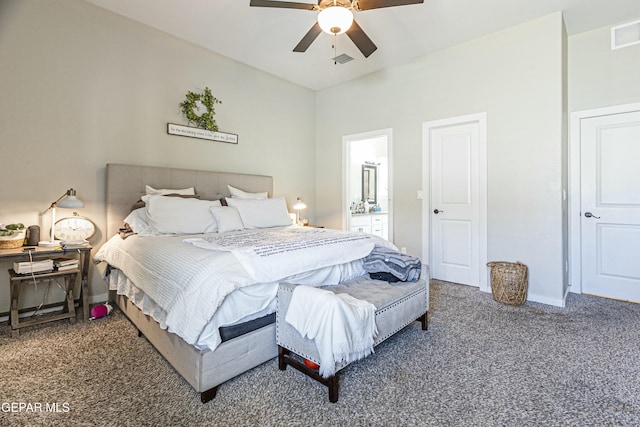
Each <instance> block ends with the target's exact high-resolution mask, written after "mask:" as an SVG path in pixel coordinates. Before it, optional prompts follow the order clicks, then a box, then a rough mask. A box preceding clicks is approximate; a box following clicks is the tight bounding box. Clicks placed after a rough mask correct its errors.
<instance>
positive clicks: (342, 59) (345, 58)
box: [332, 53, 353, 64]
mask: <svg viewBox="0 0 640 427" xmlns="http://www.w3.org/2000/svg"><path fill="white" fill-rule="evenodd" d="M332 59H333V62H335V63H336V64H346V63H347V62H349V61H353V58H352V57H351V56H349V55H347V54H346V53H343V54H342V55H338V56H336V57H335V58H332Z"/></svg>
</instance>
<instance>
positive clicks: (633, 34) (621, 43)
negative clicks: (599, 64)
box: [611, 21, 640, 50]
mask: <svg viewBox="0 0 640 427" xmlns="http://www.w3.org/2000/svg"><path fill="white" fill-rule="evenodd" d="M639 43H640V21H635V22H629V23H627V24H623V25H618V26H617V27H613V28H611V49H612V50H613V49H620V48H623V47H627V46H632V45H634V44H639Z"/></svg>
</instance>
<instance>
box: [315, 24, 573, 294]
mask: <svg viewBox="0 0 640 427" xmlns="http://www.w3.org/2000/svg"><path fill="white" fill-rule="evenodd" d="M563 40H564V26H563V20H562V16H561V14H560V13H555V14H552V15H549V16H546V17H544V18H541V19H538V20H535V21H532V22H528V23H525V24H522V25H519V26H517V27H513V28H511V29H509V30H506V31H502V32H499V33H495V34H492V35H490V36H488V37H484V38H481V39H477V40H473V41H471V42H468V43H465V44H462V45H459V46H456V47H453V48H450V49H446V50H443V51H440V52H437V53H435V54H432V55H429V56H426V57H422V58H419V59H417V60H415V61H412V62H410V63H408V64H404V65H400V66H397V67H393V68H390V69H387V70H384V71H382V72H379V73H374V74H371V75H369V76H367V77H364V78H361V79H358V80H356V81H352V82H349V83H346V84H344V85H341V86H339V87H334V88H330V89H327V90H324V91H321V92H319V93H318V97H317V98H318V101H317V105H318V113H317V120H316V122H317V123H324V124H328V125H325V126H318V127H317V147H316V173H317V188H316V203H317V205H318V207H317V217H318V218H317V222H318V223H321V224H324V225H327V226H330V227H339V226H340V224H341V222H340V221H341V214H340V213H341V182H340V181H341V167H342V163H341V153H342V151H341V144H342V142H341V138H342V136H343V135H349V134H354V133H360V132H367V131H372V130H376V129H383V128H392V129H393V139H394V141H393V143H394V165H393V170H394V195H395V205H394V206H395V212H394V213H395V216H394V227H395V243H396V245H397V246H404V247H406V248H407V250H408V252H409V253H412V254H415V255H420V253H421V247H422V237H421V215H422V210H421V201H420V200H418V199H417V197H416V193H417V191H418V190H421V189H422V188H421V174H422V165H421V156H422V155H421V153H422V147H421V144H422V134H421V132H422V130H421V127H422V123H423V122H426V121H430V120H437V119H443V118H448V117H454V116H462V115H467V114H473V113H479V112H487V120H488V175H489V176H488V191H489V199H488V209H489V211H488V258H489V260H496V261H497V260H509V261H516V260H518V261H521V262H523V263H525V264H527V265H528V266H529V268H530V282H529V283H530V291H529V297H530V298H532V299H534V300H538V301H543V302H549V303H558V302H561V301H562V298H563V295H564V289H565V288H566V276H565V274H564V260H565V257H566V250H565V245H566V243H565V241H564V240H563V233H564V227H565V223H564V222H563V214H564V212H563V205H564V203H563V200H562V189H563V183H565V182H566V179H565V177H564V175H565V173H566V170H565V168H564V167H563V164H562V160H563V149H564V148H563V147H564V146H563V144H564V143H565V142H566V137H565V134H564V133H563V129H564V128H563V120H562V119H563V97H564V92H563V80H564V78H563V73H564V60H563V56H564V48H563ZM336 106H338V107H336ZM422 190H423V191H424V197H429V195H428V189H422Z"/></svg>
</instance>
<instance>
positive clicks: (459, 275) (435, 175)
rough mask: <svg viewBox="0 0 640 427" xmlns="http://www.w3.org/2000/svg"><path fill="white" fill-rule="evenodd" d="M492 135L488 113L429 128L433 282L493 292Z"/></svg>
mask: <svg viewBox="0 0 640 427" xmlns="http://www.w3.org/2000/svg"><path fill="white" fill-rule="evenodd" d="M486 129H487V126H486V113H480V114H474V115H469V116H462V117H454V118H451V119H445V120H437V121H431V122H426V123H424V124H423V130H422V139H423V144H422V153H423V160H422V168H423V169H422V170H423V173H422V188H423V192H422V232H423V237H422V242H423V254H422V256H423V259H427V260H429V266H430V272H431V277H432V278H433V279H439V280H445V281H449V282H454V283H460V284H464V285H470V286H476V287H479V288H480V289H481V290H483V291H485V292H488V291H489V287H488V280H487V268H486V264H487V136H486ZM425 191H426V192H427V194H425Z"/></svg>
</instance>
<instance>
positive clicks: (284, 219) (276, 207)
mask: <svg viewBox="0 0 640 427" xmlns="http://www.w3.org/2000/svg"><path fill="white" fill-rule="evenodd" d="M227 204H228V205H229V206H234V207H236V208H237V209H238V212H239V213H240V218H242V222H243V223H244V227H245V228H267V227H282V226H285V225H291V218H290V217H289V211H288V210H287V203H286V202H285V200H284V198H283V197H277V198H273V199H253V200H247V199H227Z"/></svg>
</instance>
